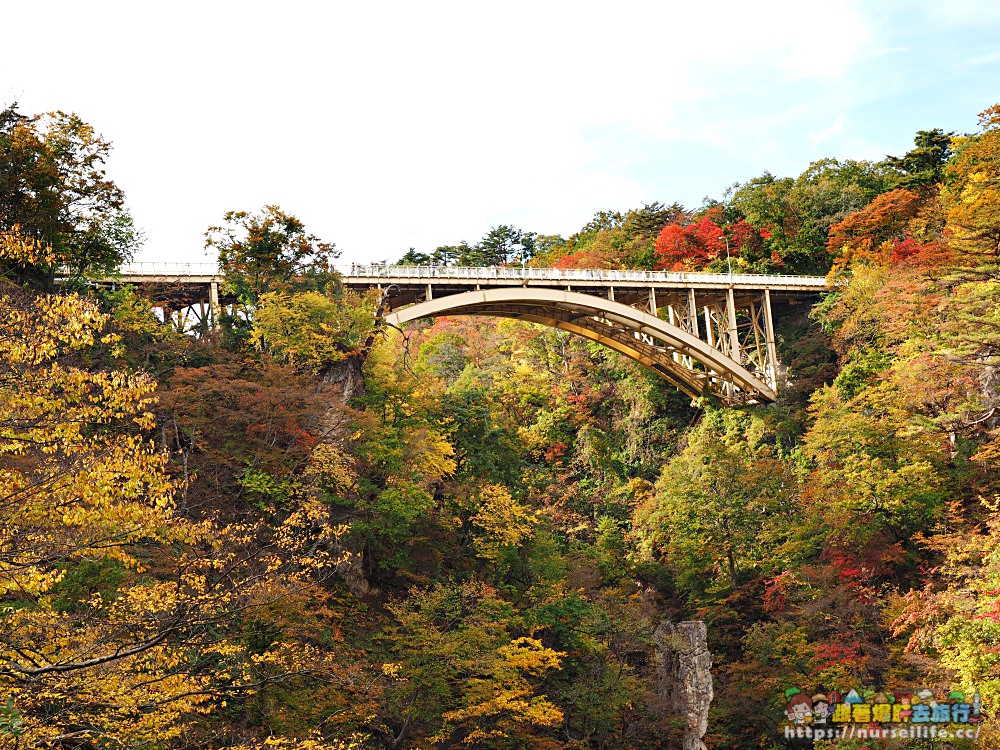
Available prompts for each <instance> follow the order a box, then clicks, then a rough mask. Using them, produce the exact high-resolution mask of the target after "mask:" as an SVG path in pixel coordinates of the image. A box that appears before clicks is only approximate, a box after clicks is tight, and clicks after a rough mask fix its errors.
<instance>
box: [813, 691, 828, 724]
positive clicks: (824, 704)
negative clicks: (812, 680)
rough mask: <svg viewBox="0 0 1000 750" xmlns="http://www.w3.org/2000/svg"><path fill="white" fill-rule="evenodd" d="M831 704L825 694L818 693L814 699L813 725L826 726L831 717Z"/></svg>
mask: <svg viewBox="0 0 1000 750" xmlns="http://www.w3.org/2000/svg"><path fill="white" fill-rule="evenodd" d="M830 713H831V711H830V703H829V701H828V700H827V697H826V696H825V695H823V693H816V695H814V696H813V697H812V715H813V724H826V722H827V719H828V718H829V716H830Z"/></svg>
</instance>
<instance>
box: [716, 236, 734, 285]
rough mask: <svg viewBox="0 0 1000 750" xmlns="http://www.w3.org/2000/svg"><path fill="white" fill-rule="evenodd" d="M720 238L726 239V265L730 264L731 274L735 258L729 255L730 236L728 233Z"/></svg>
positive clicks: (730, 273) (731, 273)
mask: <svg viewBox="0 0 1000 750" xmlns="http://www.w3.org/2000/svg"><path fill="white" fill-rule="evenodd" d="M719 239H720V240H725V241H726V265H727V266H729V275H730V276H732V275H733V259H732V258H730V257H729V238H728V237H726V235H722V236H721V237H719Z"/></svg>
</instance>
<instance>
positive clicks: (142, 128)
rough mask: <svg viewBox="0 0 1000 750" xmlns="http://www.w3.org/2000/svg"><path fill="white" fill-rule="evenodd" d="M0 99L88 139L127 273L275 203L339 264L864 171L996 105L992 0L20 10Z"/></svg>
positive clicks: (999, 92)
mask: <svg viewBox="0 0 1000 750" xmlns="http://www.w3.org/2000/svg"><path fill="white" fill-rule="evenodd" d="M2 19H3V21H2V23H3V25H4V27H5V28H4V33H3V42H2V47H0V101H2V103H5V104H10V103H12V102H14V101H17V102H19V103H20V105H21V109H22V111H24V112H27V113H36V112H42V111H47V110H52V109H63V110H67V111H74V112H76V113H77V114H79V115H80V116H81V117H82V118H83V119H85V120H86V121H88V122H90V123H91V124H92V125H94V126H95V127H96V128H97V130H98V131H99V132H101V133H102V134H103V135H104V136H105V137H106V138H108V139H109V140H111V141H112V142H113V143H114V146H115V150H114V154H113V157H112V160H111V161H110V162H109V165H108V172H109V174H110V176H111V177H112V178H113V179H114V180H115V181H116V182H117V183H118V184H119V186H121V187H122V188H123V189H124V190H125V192H126V194H127V196H128V206H129V208H130V210H131V212H132V215H133V216H134V217H135V220H136V223H137V224H138V225H139V226H140V227H141V228H142V229H143V230H144V231H145V232H146V235H147V242H146V245H145V248H144V249H143V251H142V253H141V254H140V256H139V258H138V259H139V260H187V261H203V260H206V259H207V258H206V256H205V255H204V250H203V242H204V241H203V234H204V231H205V228H206V227H207V226H209V225H210V224H214V223H218V222H219V221H220V220H221V218H222V214H223V213H224V212H225V211H227V210H232V209H246V210H255V209H258V208H260V207H261V206H263V205H265V204H270V203H273V204H277V205H280V206H281V207H282V208H283V209H285V210H286V211H288V212H290V213H293V214H295V215H296V216H298V217H299V218H300V219H302V220H303V221H304V222H305V224H306V226H307V228H308V229H309V230H311V231H312V232H314V233H315V234H317V235H319V236H320V237H321V238H322V239H324V240H327V241H332V242H335V243H337V246H338V247H339V248H340V249H341V250H342V252H343V256H342V260H346V261H347V262H351V261H366V260H383V259H390V260H392V259H396V258H398V257H399V256H400V255H402V253H404V252H405V251H406V249H407V248H408V247H410V246H414V247H416V248H417V249H418V250H423V251H430V250H433V249H434V248H435V247H436V246H438V245H442V244H455V243H457V242H459V241H460V240H463V239H465V240H469V241H470V242H472V241H475V240H477V239H478V238H480V237H481V236H482V235H483V234H484V233H485V232H486V231H487V230H488V229H489V228H490V227H491V226H494V225H498V224H501V223H508V224H515V225H517V226H520V227H521V228H523V229H528V230H532V231H536V232H540V233H543V234H563V235H568V234H571V233H572V232H574V231H575V230H577V229H579V228H580V227H581V226H582V225H583V224H584V223H585V222H586V221H587V220H588V219H589V218H590V217H591V216H592V215H593V214H594V213H595V212H596V211H598V210H602V209H616V210H627V209H629V208H633V207H638V206H641V205H642V204H643V203H649V202H652V201H657V200H659V201H663V202H665V203H670V202H673V201H675V200H676V201H680V202H681V203H683V204H684V205H686V206H689V207H693V206H697V205H699V204H700V203H701V202H702V199H703V198H704V197H706V196H710V197H715V198H718V197H721V195H722V192H723V191H724V190H725V188H726V186H727V185H730V184H731V183H733V182H735V181H745V180H747V179H750V178H752V177H754V176H756V175H758V174H760V173H761V172H763V171H764V170H770V171H771V172H773V173H775V174H778V175H797V174H798V173H799V172H801V171H802V170H803V169H804V168H805V167H806V166H807V165H808V164H809V162H810V161H813V160H815V159H818V158H821V157H825V156H834V157H837V158H852V159H880V158H882V157H883V156H884V155H885V154H887V153H891V154H900V153H903V152H905V151H906V150H908V149H909V148H910V147H911V146H912V138H913V135H914V133H915V132H916V131H917V130H920V129H930V128H934V127H942V128H945V129H947V130H956V131H962V132H968V131H971V130H974V129H975V128H976V119H977V118H976V115H977V113H978V112H979V111H981V110H983V109H985V108H986V107H987V106H989V105H991V104H993V103H995V102H997V101H1000V87H997V85H996V84H997V82H998V81H1000V44H998V41H1000V3H996V2H989V1H982V2H972V1H967V2H962V1H961V0H948V2H947V3H945V2H941V1H940V0H937V1H933V2H918V1H914V0H911V1H908V2H878V3H873V2H849V1H847V0H839V1H838V0H824V2H822V3H814V2H803V1H802V0H794V1H793V2H763V1H761V0H758V1H757V2H746V1H745V0H744V1H743V2H712V3H695V2H687V3H670V2H621V1H620V0H619V2H615V3H591V2H580V1H579V0H577V1H576V2H543V1H540V0H535V1H534V2H516V1H515V2H511V1H510V0H505V2H495V3H490V4H487V3H476V2H455V3H450V2H412V1H411V2H380V3H362V2H356V1H355V2H325V3H320V2H309V3H307V2H295V1H293V0H283V1H282V2H277V1H272V2H266V3H264V2H247V1H245V0H244V1H243V2H213V1H212V0H202V1H201V2H171V3H141V2H127V3H126V2H122V3H112V2H98V1H96V0H95V1H92V2H80V1H79V0H76V1H75V2H51V1H50V2H46V3H31V2H22V3H12V2H5V3H3V6H2Z"/></svg>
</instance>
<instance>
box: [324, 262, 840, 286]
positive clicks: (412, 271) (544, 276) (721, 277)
mask: <svg viewBox="0 0 1000 750" xmlns="http://www.w3.org/2000/svg"><path fill="white" fill-rule="evenodd" d="M337 270H338V271H339V272H340V273H341V274H342V275H343V276H345V277H348V278H352V277H353V278H405V279H413V278H418V279H470V280H473V279H480V280H482V279H511V280H537V281H562V282H574V281H606V282H615V281H634V282H646V283H661V284H663V283H665V284H684V283H686V282H703V283H733V284H737V285H739V284H786V285H787V284H790V283H796V284H801V285H802V286H810V287H813V286H814V287H816V288H823V287H825V286H826V279H825V278H824V277H822V276H792V275H782V274H756V273H755V274H728V273H700V272H688V271H641V270H625V269H599V268H520V267H518V266H489V267H465V266H397V265H387V264H381V263H353V264H351V265H350V266H338V267H337Z"/></svg>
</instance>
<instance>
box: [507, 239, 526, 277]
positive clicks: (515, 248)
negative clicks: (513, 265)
mask: <svg viewBox="0 0 1000 750" xmlns="http://www.w3.org/2000/svg"><path fill="white" fill-rule="evenodd" d="M510 249H511V250H513V251H514V252H515V253H517V254H518V255H520V256H521V271H524V245H522V244H521V243H520V242H517V243H515V244H513V245H511V246H510Z"/></svg>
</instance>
